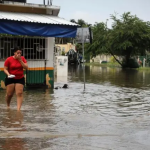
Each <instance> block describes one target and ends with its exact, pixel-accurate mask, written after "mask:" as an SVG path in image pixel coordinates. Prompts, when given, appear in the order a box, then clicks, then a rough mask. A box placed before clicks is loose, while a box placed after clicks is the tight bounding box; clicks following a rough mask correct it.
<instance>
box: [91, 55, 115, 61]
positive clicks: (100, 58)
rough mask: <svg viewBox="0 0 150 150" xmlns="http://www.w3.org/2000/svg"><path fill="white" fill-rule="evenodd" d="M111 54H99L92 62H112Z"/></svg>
mask: <svg viewBox="0 0 150 150" xmlns="http://www.w3.org/2000/svg"><path fill="white" fill-rule="evenodd" d="M111 57H112V56H111V55H97V56H96V57H94V58H92V59H91V60H90V62H98V63H101V62H102V61H107V62H110V59H111Z"/></svg>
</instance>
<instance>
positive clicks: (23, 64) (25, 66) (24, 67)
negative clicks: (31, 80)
mask: <svg viewBox="0 0 150 150" xmlns="http://www.w3.org/2000/svg"><path fill="white" fill-rule="evenodd" d="M17 59H18V61H19V62H20V64H21V65H22V67H23V69H28V64H27V63H26V61H25V62H23V60H22V59H21V56H19V55H17Z"/></svg>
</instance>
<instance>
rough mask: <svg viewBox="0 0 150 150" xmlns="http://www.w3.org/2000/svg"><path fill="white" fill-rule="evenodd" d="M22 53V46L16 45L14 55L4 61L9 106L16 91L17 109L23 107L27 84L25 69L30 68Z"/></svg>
mask: <svg viewBox="0 0 150 150" xmlns="http://www.w3.org/2000/svg"><path fill="white" fill-rule="evenodd" d="M21 55H22V50H21V48H20V47H15V48H14V55H13V56H11V57H8V58H7V59H6V61H5V63H4V72H5V74H6V75H7V77H6V78H5V85H6V103H7V107H8V108H9V106H10V102H11V98H12V97H13V94H14V92H15V93H16V96H17V110H20V109H21V105H22V101H23V87H24V84H25V79H24V73H23V69H28V64H27V61H26V59H25V58H24V57H23V56H21Z"/></svg>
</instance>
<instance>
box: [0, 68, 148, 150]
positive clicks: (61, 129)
mask: <svg viewBox="0 0 150 150" xmlns="http://www.w3.org/2000/svg"><path fill="white" fill-rule="evenodd" d="M82 69H83V68H82V66H75V67H73V66H70V67H69V71H68V72H69V73H68V78H67V79H65V78H61V79H59V80H58V79H57V78H55V87H56V86H63V84H65V83H67V84H68V86H69V88H68V89H63V88H60V89H58V90H56V89H54V90H49V89H46V90H45V89H28V90H25V91H24V102H23V105H22V109H21V111H20V112H17V110H16V109H17V107H16V97H15V96H14V97H13V99H12V103H11V108H10V109H7V108H6V104H5V99H4V97H5V91H3V90H1V91H0V150H149V147H150V142H149V141H150V71H138V70H132V69H127V70H122V69H121V68H108V67H98V66H86V67H85V75H86V89H85V90H84V89H83V88H84V84H83V73H82ZM66 80H67V81H66Z"/></svg>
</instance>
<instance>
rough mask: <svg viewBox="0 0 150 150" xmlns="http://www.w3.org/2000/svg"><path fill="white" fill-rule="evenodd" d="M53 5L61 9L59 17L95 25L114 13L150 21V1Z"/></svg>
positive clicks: (56, 0)
mask: <svg viewBox="0 0 150 150" xmlns="http://www.w3.org/2000/svg"><path fill="white" fill-rule="evenodd" d="M45 1H46V2H47V0H45ZM27 2H28V3H36V4H42V3H43V0H27ZM53 5H56V6H60V7H61V10H60V13H59V17H62V18H65V19H66V20H70V19H75V20H78V19H83V20H85V21H86V22H88V23H91V24H94V23H95V22H102V21H103V22H105V21H106V19H109V18H110V14H114V12H117V13H118V16H120V15H121V14H123V13H124V12H128V11H130V12H131V13H132V14H133V15H137V16H138V17H139V18H140V19H142V20H144V21H150V0H53ZM110 25H111V21H110V22H109V26H110Z"/></svg>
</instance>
